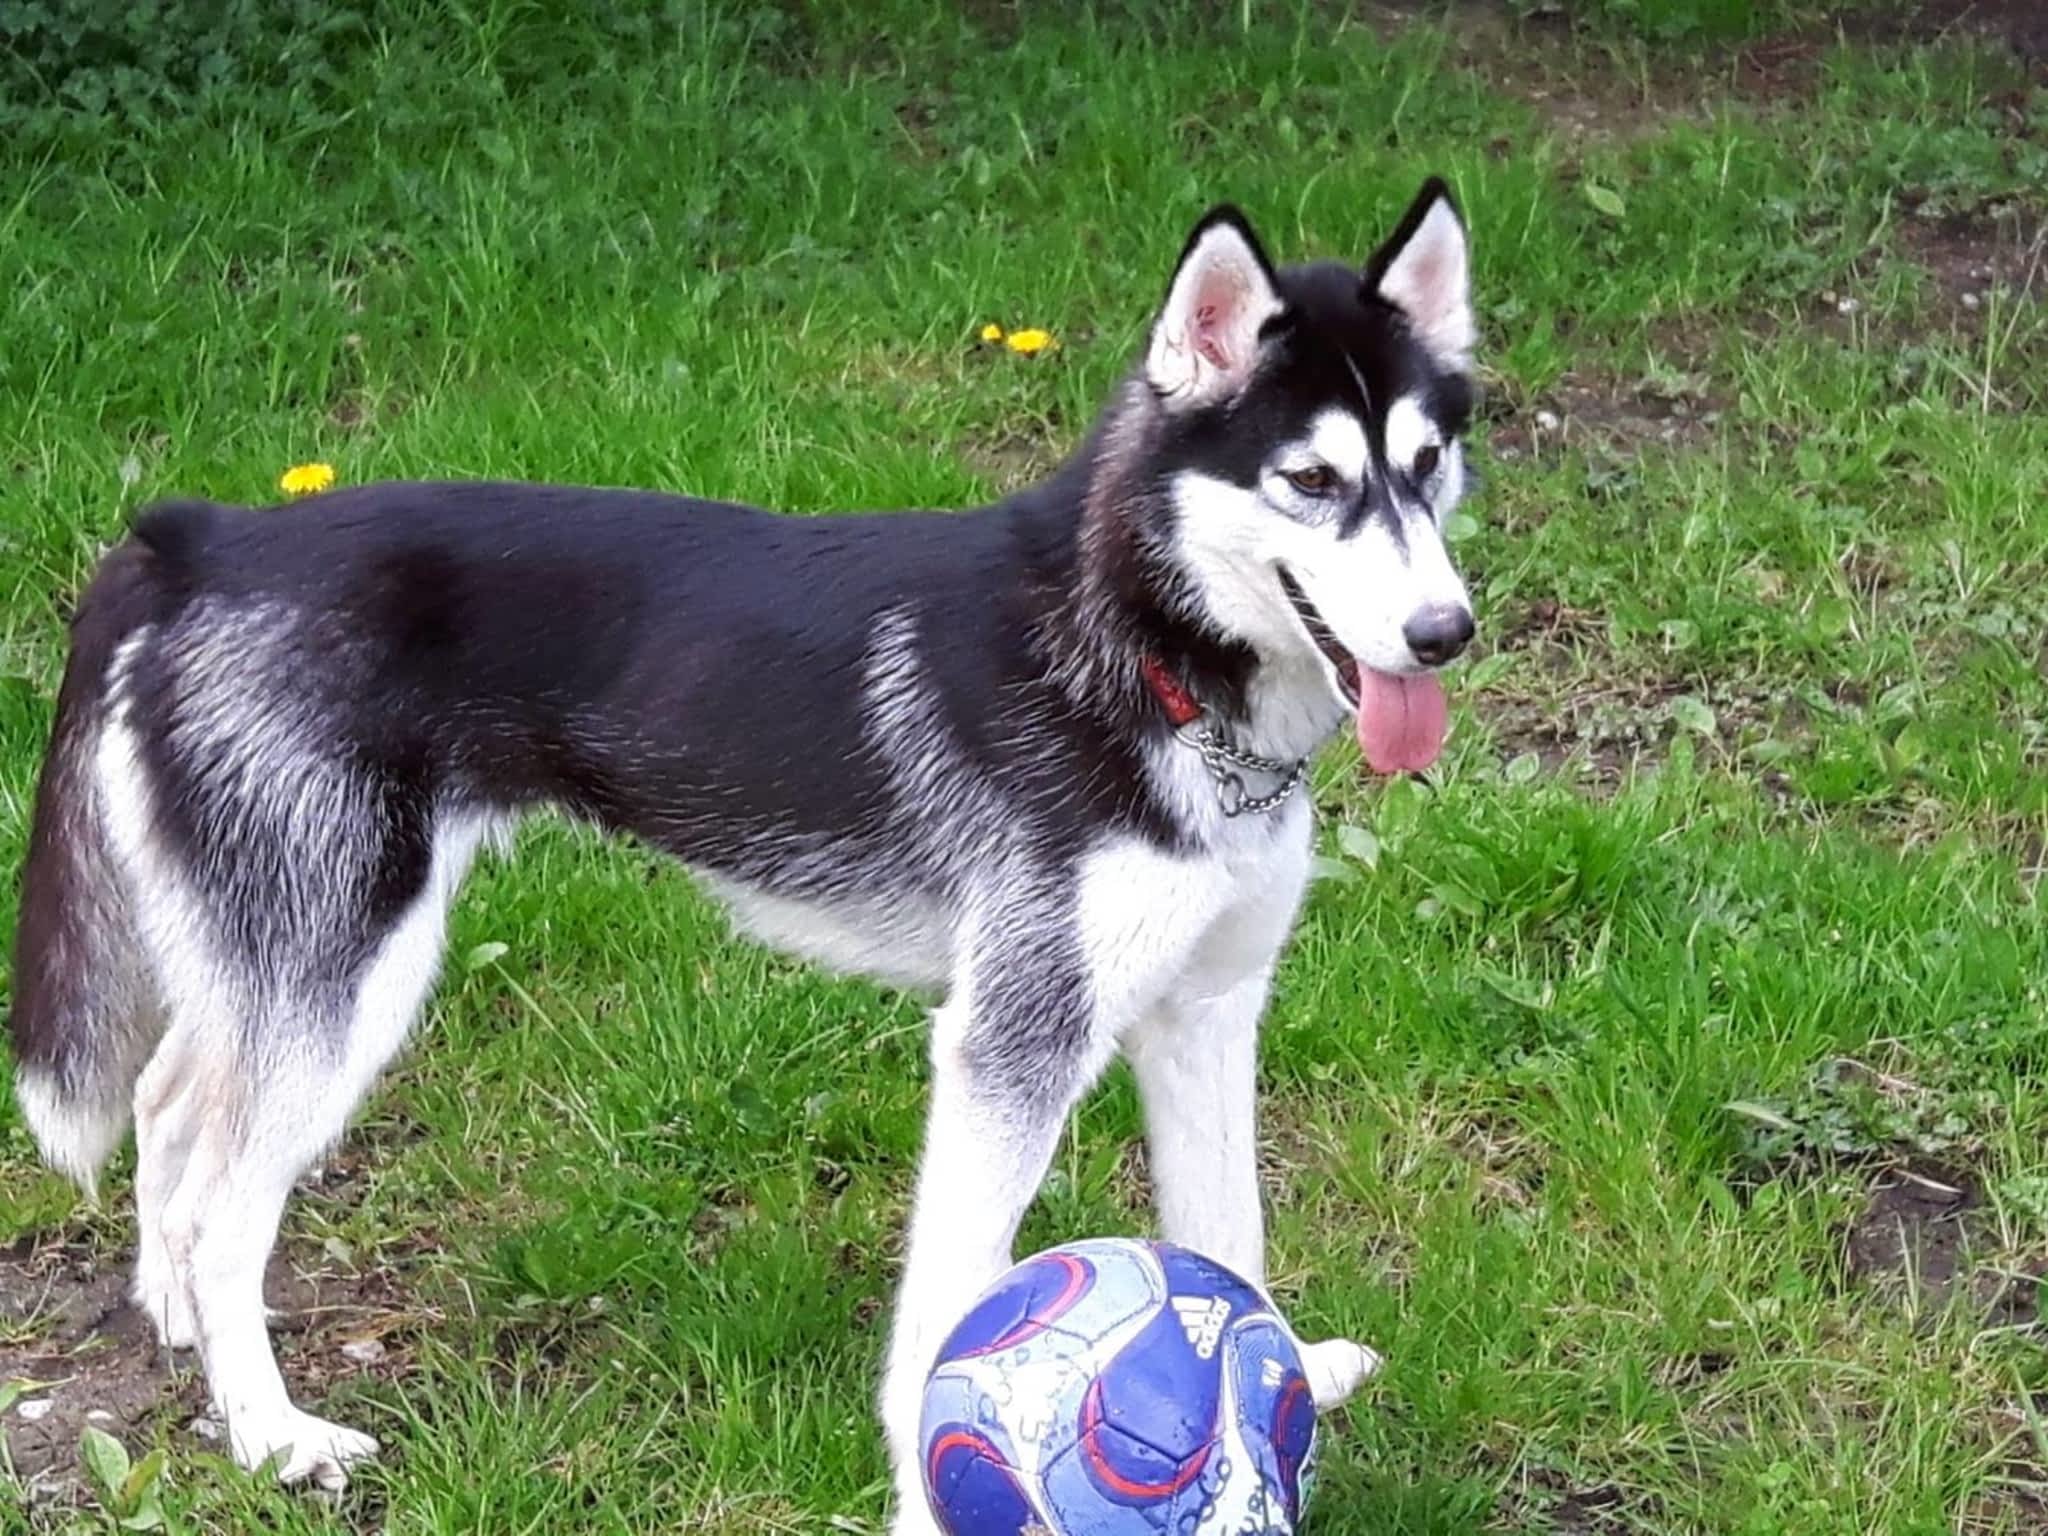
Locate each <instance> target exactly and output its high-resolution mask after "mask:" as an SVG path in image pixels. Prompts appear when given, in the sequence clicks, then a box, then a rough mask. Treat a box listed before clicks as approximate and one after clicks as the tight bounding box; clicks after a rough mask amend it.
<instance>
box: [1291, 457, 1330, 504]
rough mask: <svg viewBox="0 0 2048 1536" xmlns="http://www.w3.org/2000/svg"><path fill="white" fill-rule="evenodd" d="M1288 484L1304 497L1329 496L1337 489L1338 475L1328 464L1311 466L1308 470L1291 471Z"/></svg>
mask: <svg viewBox="0 0 2048 1536" xmlns="http://www.w3.org/2000/svg"><path fill="white" fill-rule="evenodd" d="M1287 483H1288V484H1289V485H1291V486H1293V487H1294V488H1295V489H1296V490H1297V491H1299V492H1301V494H1302V495H1304V496H1327V495H1329V494H1330V492H1332V491H1334V490H1335V489H1337V475H1336V472H1335V471H1334V470H1332V469H1331V468H1330V466H1329V465H1327V464H1311V465H1309V467H1308V468H1307V469H1290V470H1289V471H1288V472H1287Z"/></svg>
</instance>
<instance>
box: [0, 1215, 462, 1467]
mask: <svg viewBox="0 0 2048 1536" xmlns="http://www.w3.org/2000/svg"><path fill="white" fill-rule="evenodd" d="M131 1262H132V1257H131V1255H130V1254H129V1253H128V1252H126V1251H122V1252H121V1253H119V1254H118V1255H117V1256H110V1255H109V1254H108V1253H107V1252H106V1250H105V1249H104V1248H103V1247H102V1246H101V1245H98V1244H95V1243H92V1242H90V1241H87V1240H85V1239H84V1238H83V1237H81V1236H79V1235H76V1234H62V1233H60V1234H53V1235H49V1236H45V1237H42V1238H39V1239H31V1238H25V1239H22V1240H21V1241H19V1242H16V1243H14V1244H13V1245H11V1246H10V1247H8V1248H6V1249H0V1382H6V1381H24V1380H25V1381H32V1382H38V1383H45V1384H47V1385H45V1386H44V1387H42V1388H41V1389H39V1390H36V1391H33V1392H29V1393H27V1394H25V1395H24V1397H23V1399H22V1400H21V1401H20V1402H18V1403H16V1404H15V1405H14V1407H12V1408H11V1409H9V1410H8V1412H7V1414H6V1417H5V1420H4V1422H0V1436H4V1442H5V1446H6V1451H7V1455H8V1457H9V1459H10V1460H11V1463H12V1466H13V1469H14V1472H15V1475H16V1476H17V1477H18V1478H19V1479H20V1481H21V1484H22V1486H23V1488H24V1489H25V1491H26V1493H27V1496H28V1498H29V1499H30V1501H31V1502H33V1503H39V1504H56V1505H66V1504H74V1503H78V1502H81V1501H83V1500H86V1499H88V1498H89V1495H88V1494H87V1493H86V1491H85V1484H84V1481H83V1477H82V1474H81V1471H80V1465H79V1458H78V1441H79V1436H80V1434H81V1433H82V1432H83V1430H84V1429H85V1428H86V1426H87V1425H89V1424H90V1425H95V1426H97V1427H98V1428H100V1429H103V1430H105V1431H106V1432H107V1433H108V1434H111V1435H113V1436H115V1437H116V1438H118V1439H120V1440H122V1441H123V1442H124V1443H126V1444H127V1446H128V1448H129V1450H130V1452H131V1453H132V1454H135V1455H140V1454H142V1452H143V1451H144V1450H145V1449H146V1448H147V1447H148V1445H149V1444H150V1443H151V1442H152V1441H153V1440H154V1439H155V1438H156V1436H157V1434H158V1432H159V1430H160V1429H162V1428H163V1427H165V1426H175V1427H177V1428H178V1429H179V1430H180V1431H181V1432H182V1433H185V1434H186V1437H187V1443H188V1444H190V1445H192V1446H194V1447H195V1448H199V1447H204V1446H206V1444H207V1442H208V1441H209V1440H210V1441H212V1442H213V1443H212V1445H211V1447H210V1448H212V1449H215V1450H219V1449H221V1446H220V1444H219V1439H218V1436H219V1431H218V1427H217V1426H216V1425H214V1424H213V1423H212V1422H211V1420H210V1419H208V1418H207V1417H206V1413H207V1409H206V1390H205V1385H204V1383H203V1381H202V1379H201V1377H200V1374H199V1371H198V1368H197V1362H196V1359H195V1357H193V1356H192V1355H189V1354H183V1353H181V1354H178V1355H177V1356H175V1357H173V1356H171V1355H170V1354H169V1352H167V1351H166V1350H164V1349H163V1348H162V1346H161V1345H160V1344H159V1343H158V1342H157V1338H156V1333H155V1330H154V1329H153V1328H152V1327H151V1325H150V1322H149V1320H148V1319H147V1318H145V1317H144V1316H143V1315H142V1314H141V1313H140V1312H139V1311H138V1310H136V1308H135V1307H133V1306H131V1305H130V1304H129V1302H128V1297H127V1288H128V1267H129V1265H130V1263H131ZM264 1295H265V1298H266V1299H267V1300H268V1302H269V1303H270V1305H271V1306H272V1307H273V1308H275V1309H276V1315H275V1317H274V1318H273V1321H272V1325H271V1333H272V1338H273V1340H274V1342H275V1343H276V1346H277V1353H278V1360H279V1364H280V1365H281V1366H282V1368H283V1370H284V1374H285V1379H286V1380H287V1382H289V1383H290V1385H291V1389H292V1394H293V1396H294V1398H295V1399H296V1400H297V1401H299V1402H300V1403H301V1404H303V1405H304V1406H306V1407H307V1408H309V1409H312V1410H313V1411H316V1412H317V1411H319V1404H320V1403H321V1402H322V1401H323V1400H324V1399H325V1398H326V1397H327V1396H328V1394H329V1393H330V1392H331V1391H333V1390H334V1389H335V1388H337V1387H340V1386H343V1385H344V1384H351V1385H352V1384H356V1383H361V1382H366V1381H388V1380H392V1379H395V1378H398V1377H401V1376H403V1375H405V1374H406V1373H407V1372H408V1371H409V1370H410V1367H411V1359H412V1349H411V1341H412V1340H413V1339H414V1338H416V1337H417V1335H418V1332H419V1330H420V1329H421V1328H422V1327H423V1326H424V1325H426V1324H427V1323H429V1322H430V1321H431V1320H432V1314H431V1313H428V1314H422V1312H421V1311H420V1309H419V1307H418V1305H417V1300H416V1298H415V1297H413V1296H412V1295H411V1294H409V1293H408V1291H407V1290H406V1288H405V1287H403V1286H402V1285H401V1284H400V1282H399V1277H398V1275H397V1274H396V1273H395V1272H394V1270H393V1269H392V1268H391V1267H389V1265H388V1264H386V1263H383V1262H380V1263H377V1264H358V1263H357V1262H356V1261H355V1259H354V1256H353V1255H349V1254H347V1253H346V1252H345V1251H344V1250H339V1249H338V1248H337V1249H334V1250H330V1249H329V1248H325V1247H322V1246H319V1245H316V1244H313V1243H310V1242H295V1243H288V1244H287V1245H286V1246H285V1248H284V1249H283V1250H281V1251H280V1252H278V1253H276V1254H274V1255H272V1258H271V1262H270V1267H269V1270H268V1271H267V1273H266V1275H265V1280H264ZM342 1416H343V1417H344V1418H346V1417H347V1415H346V1414H344V1415H342ZM192 1431H196V1432H197V1433H196V1434H194V1433H191V1432H192Z"/></svg>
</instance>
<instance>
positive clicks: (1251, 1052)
mask: <svg viewBox="0 0 2048 1536" xmlns="http://www.w3.org/2000/svg"><path fill="white" fill-rule="evenodd" d="M1271 982H1272V970H1271V967H1270V966H1269V967H1267V968H1265V969H1263V970H1261V971H1259V972H1257V973H1256V974H1254V975H1252V976H1249V977H1247V978H1246V979H1244V980H1243V981H1241V982H1239V983H1238V984H1237V985H1236V986H1234V987H1232V988H1230V989H1229V990H1227V991H1225V992H1222V993H1220V994H1218V995H1216V996H1213V997H1183V998H1178V999H1175V1000H1172V1001H1170V1002H1168V1003H1166V1004H1164V1005H1162V1006H1161V1007H1159V1008H1157V1009H1155V1010H1154V1011H1153V1012H1152V1014H1151V1015H1150V1016H1149V1017H1148V1018H1147V1019H1146V1020H1145V1023H1144V1025H1143V1027H1142V1028H1139V1029H1136V1030H1133V1031H1132V1032H1131V1034H1130V1036H1129V1038H1128V1039H1126V1041H1125V1042H1124V1052H1125V1054H1126V1055H1127V1056H1128V1057H1129V1058H1130V1062H1131V1068H1132V1070H1133V1072H1135V1073H1136V1075H1137V1079H1138V1092H1139V1095H1140V1097H1141V1098H1142V1099H1143V1101H1144V1107H1145V1132H1146V1143H1147V1146H1148V1148H1149V1150H1150V1157H1151V1172H1152V1188H1153V1198H1154V1201H1155V1202H1156V1204H1157V1207H1158V1211H1159V1224H1160V1230H1161V1231H1162V1233H1163V1234H1164V1235H1165V1237H1166V1239H1167V1241H1168V1242H1173V1243H1179V1244H1180V1245H1181V1246H1182V1247H1184V1248H1192V1249H1194V1250H1195V1251H1196V1252H1197V1253H1204V1254H1207V1255H1208V1256H1209V1257H1210V1258H1212V1259H1215V1260H1217V1261H1218V1262H1219V1263H1222V1264H1225V1265H1227V1266H1228V1267H1230V1268H1231V1269H1234V1270H1236V1271H1237V1272H1238V1273H1239V1274H1241V1275H1243V1276H1244V1277H1245V1278H1246V1279H1247V1280H1249V1281H1251V1282H1252V1283H1253V1284H1254V1285H1257V1286H1259V1287H1260V1288H1261V1289H1263V1288H1264V1287H1265V1284H1266V1235H1265V1227H1266V1223H1265V1212H1264V1209H1263V1207H1262V1205H1261V1203H1260V1199H1259V1168H1258V1130H1257V1111H1258V1044H1259V1017H1260V1015H1261V1014H1263V1013H1264V1012H1265V1008H1266V994H1267V992H1268V990H1269V988H1270V985H1271ZM1301 1355H1302V1365H1303V1368H1304V1369H1305V1370H1306V1371H1307V1373H1308V1379H1309V1389H1310V1391H1311V1393H1312V1394H1313V1395H1314V1397H1315V1402H1316V1407H1318V1408H1332V1407H1335V1406H1336V1405H1337V1404H1339V1403H1341V1402H1343V1401H1344V1400H1345V1399H1346V1398H1348V1397H1349V1396H1351V1394H1352V1393H1353V1392H1355V1391H1357V1390H1358V1387H1359V1385H1360V1383H1362V1382H1363V1381H1364V1380H1365V1379H1366V1378H1367V1377H1368V1376H1370V1375H1372V1373H1373V1372H1374V1371H1376V1370H1378V1369H1379V1365H1380V1357H1379V1356H1378V1355H1377V1354H1376V1353H1374V1352H1373V1351H1372V1350H1370V1349H1367V1348H1366V1347H1365V1346H1364V1345H1362V1344H1355V1343H1353V1342H1352V1341H1351V1340H1349V1339H1327V1340H1325V1341H1323V1342H1322V1343H1320V1344H1303V1345H1302V1346H1301Z"/></svg>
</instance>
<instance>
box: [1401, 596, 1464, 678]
mask: <svg viewBox="0 0 2048 1536" xmlns="http://www.w3.org/2000/svg"><path fill="white" fill-rule="evenodd" d="M1472 631H1473V625H1472V610H1471V609H1470V608H1467V607H1465V606H1464V605H1463V604H1461V603H1431V604H1430V605H1429V606H1428V607H1427V608H1418V609H1417V610H1416V611H1415V612H1414V614H1413V615H1411V616H1410V618H1409V620H1408V622H1407V623H1406V624H1403V625H1402V626H1401V638H1402V639H1404V640H1406V641H1407V642H1408V649H1409V650H1411V651H1413V652H1414V653H1415V659H1416V660H1417V661H1419V662H1421V663H1422V664H1423V665H1424V666H1426V667H1440V666H1442V665H1443V664H1444V663H1445V662H1447V661H1449V660H1451V659H1452V658H1454V657H1455V656H1456V655H1457V654H1458V653H1459V652H1460V651H1462V650H1464V649H1465V647H1466V646H1468V645H1470V644H1471V643H1472Z"/></svg>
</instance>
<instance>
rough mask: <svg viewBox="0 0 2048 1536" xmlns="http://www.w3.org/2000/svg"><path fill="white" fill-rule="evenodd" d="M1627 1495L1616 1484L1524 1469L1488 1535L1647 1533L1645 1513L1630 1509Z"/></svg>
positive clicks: (1507, 1493) (1489, 1525) (1615, 1535)
mask: <svg viewBox="0 0 2048 1536" xmlns="http://www.w3.org/2000/svg"><path fill="white" fill-rule="evenodd" d="M1629 1505H1630V1500H1629V1497H1628V1495H1627V1494H1626V1493H1624V1492H1623V1491H1622V1490H1621V1489H1619V1488H1617V1487H1615V1486H1614V1485H1613V1484H1611V1483H1591V1484H1587V1483H1581V1482H1578V1481H1577V1480H1575V1479H1573V1478H1571V1477H1569V1476H1567V1475H1566V1474H1565V1473H1563V1472H1560V1471H1558V1470H1556V1469H1555V1468H1551V1467H1524V1468H1522V1469H1521V1475H1520V1477H1519V1478H1518V1479H1517V1480H1516V1482H1515V1483H1514V1484H1513V1485H1512V1486H1511V1487H1510V1488H1508V1489H1507V1490H1505V1491H1504V1493H1503V1495H1502V1499H1501V1508H1500V1511H1499V1513H1498V1514H1497V1515H1496V1516H1495V1517H1494V1518H1493V1519H1492V1520H1490V1521H1488V1522H1487V1524H1486V1529H1487V1530H1489V1531H1515V1532H1527V1533H1529V1536H1621V1533H1622V1532H1625V1531H1639V1530H1643V1529H1645V1526H1644V1525H1643V1524H1642V1523H1641V1520H1642V1517H1643V1515H1644V1514H1645V1513H1646V1512H1645V1511H1644V1510H1642V1509H1639V1508H1638V1509H1634V1510H1631V1509H1630V1507H1629Z"/></svg>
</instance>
